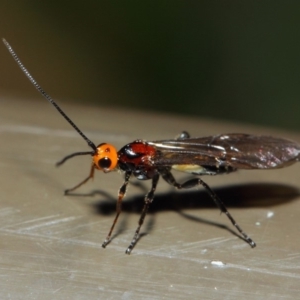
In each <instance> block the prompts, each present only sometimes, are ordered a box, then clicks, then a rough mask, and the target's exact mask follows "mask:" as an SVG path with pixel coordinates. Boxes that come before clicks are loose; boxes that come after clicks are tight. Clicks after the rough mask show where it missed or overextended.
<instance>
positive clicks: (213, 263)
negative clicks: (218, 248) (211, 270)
mask: <svg viewBox="0 0 300 300" xmlns="http://www.w3.org/2000/svg"><path fill="white" fill-rule="evenodd" d="M211 264H212V265H213V266H217V267H224V266H225V264H224V263H223V262H222V261H220V260H213V261H212V262H211Z"/></svg>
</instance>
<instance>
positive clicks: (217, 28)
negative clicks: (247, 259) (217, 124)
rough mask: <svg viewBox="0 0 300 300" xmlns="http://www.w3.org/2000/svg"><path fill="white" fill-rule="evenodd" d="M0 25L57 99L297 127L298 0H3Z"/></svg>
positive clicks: (6, 83) (21, 84)
mask: <svg viewBox="0 0 300 300" xmlns="http://www.w3.org/2000/svg"><path fill="white" fill-rule="evenodd" d="M0 33H1V34H0V36H1V37H5V38H6V39H7V41H9V43H10V44H11V45H12V46H13V48H14V49H15V51H16V52H17V54H18V55H19V57H20V58H21V60H22V61H23V63H24V64H25V66H26V67H27V68H28V69H29V71H30V72H31V73H32V75H33V76H34V77H35V78H36V79H37V81H38V82H39V84H40V85H41V86H42V87H43V88H44V89H45V90H46V91H47V92H48V93H49V94H50V95H51V96H52V97H53V98H55V99H59V101H69V102H71V101H72V102H74V103H75V102H78V103H79V102H80V103H83V104H86V105H90V104H92V105H97V106H104V105H105V106H113V107H121V108H122V107H123V108H126V110H128V109H141V110H144V111H158V112H167V113H177V114H185V115H192V116H193V117H196V118H203V117H205V118H218V119H221V120H222V119H223V120H229V121H239V122H245V123H252V124H258V125H266V126H272V127H278V128H279V127H280V128H286V129H290V130H295V131H296V130H300V84H299V80H300V71H299V66H300V1H277V0H275V1H274V0H273V1H240V0H238V1H237V0H236V1H200V0H199V1H176V0H172V1H99V0H97V1H96V0H94V1H92V0H86V1H84V2H83V1H76V0H73V1H72V2H71V1H70V2H69V1H56V0H52V1H38V0H36V1H34V0H31V1H20V0H15V1H1V2H0ZM0 70H1V71H0V93H1V94H0V101H1V97H3V96H6V95H11V94H14V95H16V96H19V97H22V98H24V99H29V98H33V97H34V98H39V96H38V94H37V92H36V91H35V90H34V89H33V87H32V85H31V84H30V83H29V82H28V80H27V79H26V78H25V77H24V75H23V74H22V72H21V71H20V70H19V69H18V67H17V65H16V64H15V63H14V62H13V60H12V58H11V57H10V55H9V54H8V52H7V50H6V49H5V47H4V46H1V47H0ZM25 101H26V100H24V105H28V103H29V102H25ZM33 109H34V105H33ZM112 117H113V116H112ZM114 121H116V122H117V120H114Z"/></svg>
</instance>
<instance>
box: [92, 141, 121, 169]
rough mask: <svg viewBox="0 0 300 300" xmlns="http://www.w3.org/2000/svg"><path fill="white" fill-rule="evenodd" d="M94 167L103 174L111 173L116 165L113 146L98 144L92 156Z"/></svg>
mask: <svg viewBox="0 0 300 300" xmlns="http://www.w3.org/2000/svg"><path fill="white" fill-rule="evenodd" d="M93 161H94V164H95V167H96V168H97V169H99V170H102V171H104V172H109V171H112V170H114V169H115V168H116V166H117V164H118V154H117V150H116V148H115V147H114V146H112V145H110V144H106V143H103V144H100V145H99V146H98V147H97V153H96V154H94V155H93Z"/></svg>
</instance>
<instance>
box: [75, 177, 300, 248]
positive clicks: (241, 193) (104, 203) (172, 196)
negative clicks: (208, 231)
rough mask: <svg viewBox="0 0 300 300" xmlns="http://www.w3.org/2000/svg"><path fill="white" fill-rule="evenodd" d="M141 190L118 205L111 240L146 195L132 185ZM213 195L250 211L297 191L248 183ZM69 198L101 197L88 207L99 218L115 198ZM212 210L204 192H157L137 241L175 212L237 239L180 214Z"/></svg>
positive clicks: (113, 206)
mask: <svg viewBox="0 0 300 300" xmlns="http://www.w3.org/2000/svg"><path fill="white" fill-rule="evenodd" d="M132 184H133V185H137V186H138V187H139V188H141V189H142V190H143V192H142V193H139V195H138V196H130V195H127V197H126V198H125V199H124V200H123V202H122V213H123V215H122V217H121V218H120V220H119V222H118V224H117V226H116V231H115V232H114V235H113V236H112V240H113V239H114V238H115V237H117V236H118V235H120V234H121V233H122V232H124V231H125V230H126V229H127V227H128V226H127V217H128V214H129V213H137V214H140V213H141V211H142V209H143V206H144V195H145V194H146V192H147V189H146V188H145V185H144V184H141V183H140V182H137V183H132ZM214 191H215V193H216V194H217V195H218V197H219V198H220V199H221V200H222V201H223V202H224V204H225V205H226V207H227V208H229V209H230V208H250V207H269V206H274V205H282V204H285V203H287V202H290V201H294V200H295V199H296V198H297V197H298V196H299V195H300V192H299V190H298V189H297V188H295V187H292V186H290V185H285V184H275V183H273V184H270V183H251V184H241V185H232V186H226V187H225V186H224V187H219V188H214ZM72 195H73V196H75V195H77V196H96V195H97V196H99V195H100V196H101V198H105V200H103V199H101V200H99V201H97V202H96V203H94V204H92V207H93V210H94V211H95V212H96V213H98V214H101V215H114V214H115V212H116V198H115V197H112V196H111V195H109V194H108V193H106V192H103V191H100V190H95V191H92V192H91V193H89V194H72ZM201 208H206V209H207V208H212V209H218V207H217V206H216V204H215V203H214V201H213V200H212V199H211V197H210V196H209V195H208V194H207V192H206V191H205V190H195V191H182V190H181V191H177V190H174V191H170V192H167V193H157V194H156V195H155V197H154V200H153V202H152V203H151V205H150V208H149V210H148V213H147V218H146V220H145V223H144V226H143V232H142V233H140V235H139V237H138V239H137V241H136V242H138V240H140V239H141V238H142V237H143V236H144V235H146V234H148V233H150V232H151V231H152V230H153V228H154V226H155V214H156V213H158V212H162V211H175V212H178V214H179V215H180V216H182V217H184V218H186V219H188V220H191V221H194V222H198V223H202V224H206V225H211V226H215V227H218V228H222V229H225V230H227V231H229V232H230V233H232V234H233V235H235V236H237V237H239V238H240V239H243V240H244V238H243V237H242V236H240V235H239V234H238V233H237V232H236V231H235V230H234V228H232V227H231V226H230V224H228V225H227V224H226V223H225V224H224V223H219V222H215V221H211V220H208V219H205V218H202V217H199V216H194V215H191V214H190V213H186V212H184V210H185V209H189V210H191V209H201Z"/></svg>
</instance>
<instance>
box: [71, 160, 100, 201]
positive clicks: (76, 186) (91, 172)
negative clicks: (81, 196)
mask: <svg viewBox="0 0 300 300" xmlns="http://www.w3.org/2000/svg"><path fill="white" fill-rule="evenodd" d="M94 173H95V165H94V164H92V167H91V171H90V174H89V176H88V177H87V178H85V179H84V180H82V181H81V182H79V183H78V184H77V185H75V186H74V187H72V188H70V189H67V190H65V195H68V194H69V192H72V191H74V190H76V189H77V188H79V187H80V186H82V185H83V184H85V183H86V182H87V181H88V180H89V179H91V178H94Z"/></svg>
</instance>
